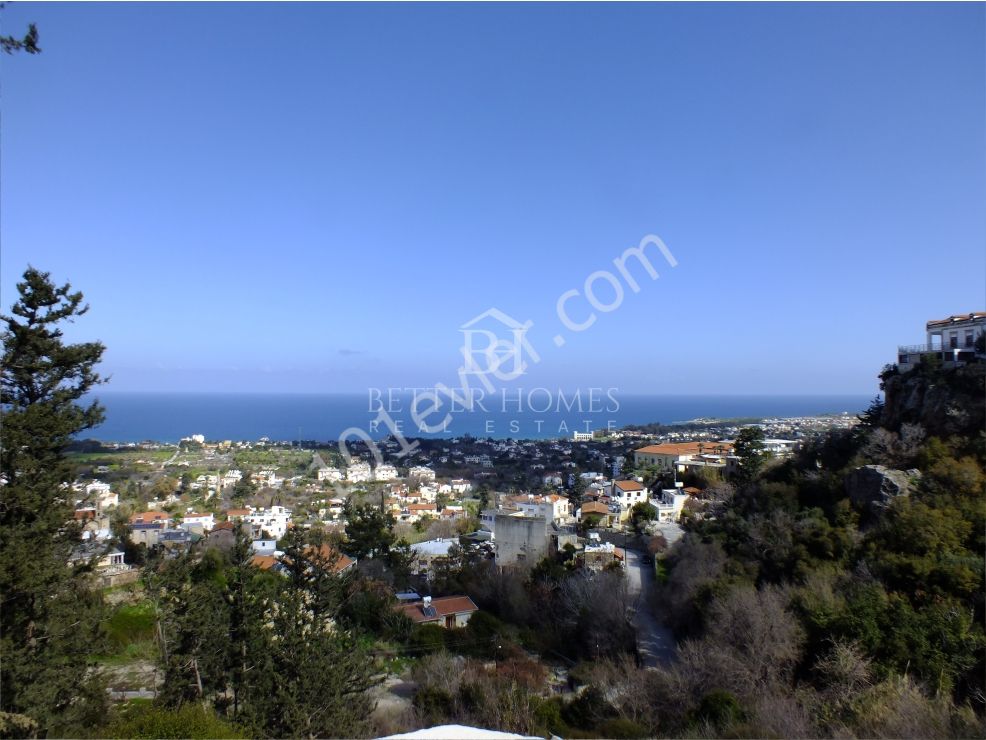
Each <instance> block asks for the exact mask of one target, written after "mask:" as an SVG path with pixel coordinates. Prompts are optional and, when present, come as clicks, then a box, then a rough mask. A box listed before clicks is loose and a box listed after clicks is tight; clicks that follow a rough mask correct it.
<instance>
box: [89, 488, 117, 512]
mask: <svg viewBox="0 0 986 740" xmlns="http://www.w3.org/2000/svg"><path fill="white" fill-rule="evenodd" d="M86 500H87V501H90V502H91V503H93V504H94V505H95V506H96V510H97V511H103V510H104V509H111V508H113V507H114V506H119V505H120V496H119V494H117V493H114V492H113V491H112V490H110V484H109V483H103V482H102V481H98V480H94V481H93V482H92V483H90V484H88V485H87V486H86Z"/></svg>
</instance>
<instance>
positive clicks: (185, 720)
mask: <svg viewBox="0 0 986 740" xmlns="http://www.w3.org/2000/svg"><path fill="white" fill-rule="evenodd" d="M97 734H98V735H100V736H102V737H107V738H245V737H249V735H247V734H245V733H244V732H243V731H242V730H240V729H239V728H237V727H235V726H234V725H231V724H230V723H228V722H224V721H223V720H221V719H219V718H218V717H216V716H215V715H214V714H212V713H211V712H206V711H205V710H204V709H203V708H202V707H201V706H199V705H197V704H187V705H185V706H184V707H181V708H180V709H174V710H172V709H163V708H161V707H156V706H153V705H148V704H144V703H143V702H141V703H139V704H138V703H132V704H130V705H129V706H128V707H127V708H126V709H124V710H123V711H122V713H121V716H120V717H119V718H117V719H116V720H115V721H114V722H111V723H110V724H109V725H107V726H106V727H104V728H102V730H100V731H99V732H98V733H97Z"/></svg>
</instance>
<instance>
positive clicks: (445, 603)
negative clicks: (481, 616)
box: [397, 596, 479, 629]
mask: <svg viewBox="0 0 986 740" xmlns="http://www.w3.org/2000/svg"><path fill="white" fill-rule="evenodd" d="M397 609H398V610H399V611H401V612H403V613H404V614H406V615H407V616H408V617H410V618H411V621H412V622H414V623H415V624H437V625H438V626H439V627H444V628H446V629H455V628H457V627H465V626H466V625H467V624H469V618H470V617H471V616H472V615H473V614H474V613H476V612H478V611H479V607H477V606H476V604H475V603H473V600H472V599H470V598H469V597H468V596H442V597H439V598H437V599H433V598H431V597H430V596H425V597H424V599H422V600H421V602H419V603H415V604H400V605H398V606H397Z"/></svg>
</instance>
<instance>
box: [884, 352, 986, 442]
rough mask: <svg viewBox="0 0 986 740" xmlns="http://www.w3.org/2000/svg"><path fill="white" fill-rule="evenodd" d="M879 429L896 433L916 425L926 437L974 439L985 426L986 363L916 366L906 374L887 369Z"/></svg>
mask: <svg viewBox="0 0 986 740" xmlns="http://www.w3.org/2000/svg"><path fill="white" fill-rule="evenodd" d="M880 379H881V380H882V381H883V383H882V387H883V391H884V393H885V395H886V401H885V403H884V407H883V414H882V418H881V419H880V426H882V427H884V428H885V429H890V430H892V431H900V428H901V426H902V425H903V424H920V425H921V427H923V428H924V430H925V432H926V433H927V435H928V436H929V437H949V436H952V435H960V436H964V437H970V438H972V437H975V436H976V435H978V434H979V432H980V431H982V430H983V428H984V424H986V364H981V363H980V364H973V365H967V366H965V367H957V368H944V369H943V368H940V367H934V366H927V367H924V366H918V367H916V368H915V369H913V370H911V371H910V372H906V373H900V372H897V371H896V370H895V369H894V370H887V371H885V372H884V373H883V374H882V375H881V376H880Z"/></svg>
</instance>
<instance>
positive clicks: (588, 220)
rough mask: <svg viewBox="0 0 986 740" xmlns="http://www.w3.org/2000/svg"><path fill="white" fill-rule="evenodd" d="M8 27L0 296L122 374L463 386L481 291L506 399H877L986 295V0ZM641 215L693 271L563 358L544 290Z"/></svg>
mask: <svg viewBox="0 0 986 740" xmlns="http://www.w3.org/2000/svg"><path fill="white" fill-rule="evenodd" d="M2 21H3V25H4V32H5V33H14V32H18V31H20V30H21V29H23V28H24V27H25V26H26V23H27V22H28V21H35V22H37V23H38V26H39V29H40V33H41V46H42V48H43V50H44V51H43V53H42V54H41V55H39V56H36V57H28V56H23V55H21V56H15V57H4V58H3V59H2V60H0V64H2V67H0V74H2V103H0V104H2V116H3V119H2V133H0V143H2V170H0V174H2V209H3V212H2V225H0V236H2V242H3V243H2V263H0V291H2V302H3V305H4V307H7V306H9V305H10V303H11V302H12V300H13V299H14V297H15V296H14V295H13V285H14V283H15V282H16V279H17V277H18V276H19V274H20V273H21V272H22V271H23V269H24V267H25V266H26V265H27V264H28V263H29V262H30V263H32V264H34V265H35V266H36V267H39V268H42V269H45V270H50V271H52V272H53V274H54V276H55V277H57V278H59V279H70V280H71V281H72V283H73V284H74V286H75V287H77V288H79V289H81V290H83V291H84V292H85V294H86V296H87V299H88V300H89V301H90V302H91V304H92V310H91V312H90V314H89V315H88V316H87V317H86V318H85V319H84V320H82V321H80V322H79V323H78V324H77V325H76V326H75V327H73V328H72V329H71V331H70V332H69V334H70V336H72V337H78V338H93V337H96V338H99V339H101V340H102V341H104V342H105V343H106V344H107V346H108V351H107V355H106V361H105V363H104V370H105V371H107V372H109V373H111V374H112V375H113V382H112V384H111V386H110V389H115V390H199V391H212V390H258V391H285V392H293V391H362V390H364V389H365V388H367V386H369V385H374V386H388V385H391V386H401V385H403V386H423V385H431V384H433V383H435V382H436V381H439V380H441V381H444V382H447V383H448V382H451V381H452V380H453V379H454V375H455V369H456V368H457V367H458V366H459V364H460V359H461V358H460V356H459V354H458V352H459V347H460V344H461V338H462V336H461V334H460V333H459V326H460V325H461V324H463V323H465V322H467V321H468V320H469V319H471V318H472V317H474V316H476V315H477V314H480V313H482V312H483V311H485V310H486V309H487V308H490V307H497V308H499V309H500V310H502V311H504V312H506V313H507V314H509V315H511V316H513V317H515V318H517V319H519V320H522V321H523V320H531V321H533V322H534V325H533V328H532V329H531V332H530V339H531V341H532V343H533V344H534V346H535V347H536V349H537V350H538V352H539V354H540V356H541V362H540V363H539V364H538V365H537V366H536V367H534V368H533V369H532V371H531V374H530V376H529V377H527V378H525V379H524V382H523V385H535V384H536V385H547V386H549V387H557V386H561V387H566V388H574V387H586V386H602V387H616V388H619V389H621V391H623V392H626V393H632V392H645V393H646V392H652V393H875V392H876V380H875V374H876V373H877V372H878V371H879V369H880V367H881V366H882V365H883V364H884V363H886V362H889V361H892V360H893V359H894V355H895V348H896V345H897V344H898V343H912V342H919V341H922V340H923V338H924V334H923V327H924V322H925V321H926V320H927V319H929V318H938V317H942V316H946V315H949V314H951V313H959V312H967V311H972V310H982V309H983V308H984V306H986V300H984V278H986V249H984V246H986V244H984V243H986V176H984V167H983V163H984V157H986V121H984V113H986V79H984V64H983V59H984V57H986V45H984V28H986V24H984V6H983V5H981V4H961V5H944V4H942V5H924V4H905V5H893V4H876V5H843V4H825V5H778V4H757V5H749V6H744V5H712V4H701V5H693V6H687V5H647V6H643V5H623V6H606V7H603V6H597V5H589V4H582V5H560V4H552V5H517V4H509V5H502V6H481V5H469V6H461V5H446V4H438V5H427V6H409V5H400V6H389V5H361V6H343V5H312V4H300V5H276V6H274V5H260V4H246V5H236V4H220V5H199V4H183V5H170V6H165V5H156V6H155V5H146V4H141V5H139V6H138V5H127V4H106V5H93V4H68V5H58V4H48V5H45V4H32V3H12V4H9V5H7V7H6V8H5V9H4V10H3V11H2ZM651 233H653V234H657V235H659V236H660V237H661V238H662V239H663V240H664V241H665V242H666V244H667V245H668V247H669V248H670V249H671V251H672V252H673V253H674V255H675V257H676V258H677V260H678V263H679V264H678V266H677V267H676V268H674V269H673V270H672V269H661V268H659V269H660V271H661V273H662V274H661V277H660V279H658V280H657V281H653V282H651V281H650V280H647V279H646V278H645V277H642V278H641V285H642V290H641V291H640V293H638V294H633V293H630V292H627V294H626V297H625V300H624V301H623V303H622V305H621V306H620V307H619V308H618V309H617V310H615V311H612V312H610V313H606V314H599V316H598V320H597V321H596V323H595V325H594V326H592V327H591V328H590V329H588V330H586V331H584V332H582V333H579V334H572V333H568V334H567V335H566V339H567V341H566V343H565V345H564V346H563V347H561V348H557V347H555V346H554V344H553V343H552V337H554V336H555V334H557V333H559V331H560V330H561V328H562V327H561V326H560V323H559V321H558V319H557V317H556V315H555V302H556V301H557V299H558V297H559V295H561V294H562V293H563V292H564V291H566V290H568V289H570V288H576V289H579V290H580V291H581V290H582V286H583V282H584V280H585V279H586V277H587V276H588V275H590V274H591V273H593V272H594V271H597V270H601V269H606V268H607V266H609V267H610V268H611V269H612V260H613V259H614V258H616V257H618V256H619V255H620V254H621V253H622V252H623V251H624V250H625V249H626V248H628V247H631V246H634V245H636V244H637V243H638V242H639V241H640V239H641V238H642V237H643V236H644V235H646V234H651ZM603 292H604V291H601V293H603ZM583 300H584V299H583ZM571 306H572V313H573V315H574V314H581V313H582V312H584V311H588V310H589V309H588V308H586V307H585V304H584V302H583V303H579V302H578V301H573V302H572V304H571Z"/></svg>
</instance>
